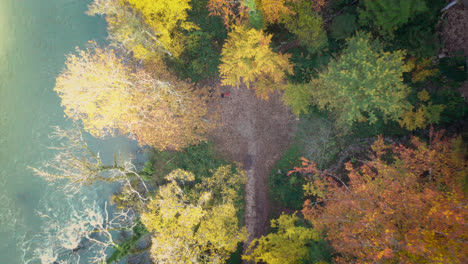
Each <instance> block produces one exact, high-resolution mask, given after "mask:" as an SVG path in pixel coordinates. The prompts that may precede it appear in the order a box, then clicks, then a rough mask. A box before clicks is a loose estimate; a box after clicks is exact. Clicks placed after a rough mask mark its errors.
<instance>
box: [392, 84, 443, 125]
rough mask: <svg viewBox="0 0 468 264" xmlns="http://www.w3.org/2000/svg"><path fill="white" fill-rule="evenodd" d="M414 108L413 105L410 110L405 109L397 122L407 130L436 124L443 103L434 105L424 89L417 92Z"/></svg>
mask: <svg viewBox="0 0 468 264" xmlns="http://www.w3.org/2000/svg"><path fill="white" fill-rule="evenodd" d="M418 99H419V101H420V102H418V103H417V106H416V107H417V108H416V110H415V109H414V108H415V106H413V107H412V108H411V109H410V110H408V111H406V112H405V113H404V114H403V116H402V117H401V119H400V120H398V122H399V123H400V126H401V127H404V128H406V129H408V130H415V129H419V128H425V127H426V126H427V125H428V124H437V123H438V122H439V121H440V114H441V113H442V111H443V110H444V108H445V106H444V105H434V104H432V102H430V101H429V100H430V99H431V96H430V95H429V93H428V92H427V91H426V90H422V91H420V92H419V93H418Z"/></svg>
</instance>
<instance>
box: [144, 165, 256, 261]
mask: <svg viewBox="0 0 468 264" xmlns="http://www.w3.org/2000/svg"><path fill="white" fill-rule="evenodd" d="M244 177H245V175H243V174H239V173H233V172H232V169H231V167H229V166H227V167H220V168H218V170H217V171H216V172H215V173H214V174H213V176H212V177H211V178H208V177H204V178H202V181H201V183H200V184H197V185H196V187H195V189H193V190H192V191H189V190H187V188H186V187H185V186H186V185H189V184H191V183H193V181H194V180H195V176H194V175H193V174H192V173H190V172H186V171H183V170H180V169H178V170H175V171H173V172H171V173H170V174H168V175H167V176H166V180H167V181H168V183H167V184H166V185H163V186H161V187H160V188H159V191H158V193H157V195H156V197H155V198H154V199H153V200H152V201H151V202H150V203H149V204H148V211H147V212H145V213H143V214H142V216H141V220H142V223H143V224H144V225H145V226H146V228H147V229H148V230H149V231H150V232H152V234H153V235H152V240H153V243H152V247H151V257H152V258H153V260H154V261H156V262H158V263H171V262H172V263H225V261H226V260H227V258H229V256H230V253H232V252H234V251H236V249H237V246H238V243H239V242H242V241H245V240H246V239H247V231H246V229H245V227H242V228H241V227H239V222H238V219H237V212H238V210H239V209H237V208H235V202H236V201H238V200H239V199H241V197H239V190H240V189H241V187H242V185H243V183H244V181H245V178H244ZM224 183H226V184H224Z"/></svg>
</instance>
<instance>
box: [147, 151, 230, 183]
mask: <svg viewBox="0 0 468 264" xmlns="http://www.w3.org/2000/svg"><path fill="white" fill-rule="evenodd" d="M151 163H152V164H153V169H152V170H153V175H152V179H151V180H152V182H153V183H155V185H156V186H158V185H161V184H162V183H164V177H165V176H166V175H167V174H169V173H170V172H171V171H173V170H175V169H182V170H185V171H189V172H192V173H193V174H195V177H196V180H199V179H200V178H201V177H202V176H210V175H212V174H213V172H214V171H215V170H216V169H217V168H218V167H219V166H222V165H227V164H228V162H227V161H225V160H223V159H220V158H219V156H218V155H216V154H215V152H214V147H213V144H211V143H201V144H199V145H196V146H189V147H187V148H185V149H183V150H182V151H158V150H154V151H153V153H152V157H151Z"/></svg>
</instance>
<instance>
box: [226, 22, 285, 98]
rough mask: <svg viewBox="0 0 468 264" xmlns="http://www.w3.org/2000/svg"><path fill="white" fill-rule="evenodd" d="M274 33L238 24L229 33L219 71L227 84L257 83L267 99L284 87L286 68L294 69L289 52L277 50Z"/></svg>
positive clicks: (256, 89)
mask: <svg viewBox="0 0 468 264" xmlns="http://www.w3.org/2000/svg"><path fill="white" fill-rule="evenodd" d="M271 37H272V36H271V35H266V34H264V33H263V32H262V31H260V30H256V29H247V28H246V27H244V26H236V27H234V28H233V30H232V31H231V32H230V33H229V35H228V39H227V41H226V43H225V44H224V46H223V50H222V53H221V55H222V59H221V61H222V64H221V65H220V66H219V71H220V74H221V77H222V83H223V84H224V85H236V86H239V85H240V84H241V83H244V84H246V85H247V87H250V85H251V84H253V85H254V89H255V93H256V94H257V95H258V96H259V97H261V98H264V99H268V95H269V94H270V93H271V92H273V91H275V90H281V89H283V88H284V84H283V82H284V79H285V76H286V72H288V73H291V72H292V65H291V64H290V63H289V55H285V54H277V53H274V52H273V51H272V50H271V48H270V46H269V45H270V42H271Z"/></svg>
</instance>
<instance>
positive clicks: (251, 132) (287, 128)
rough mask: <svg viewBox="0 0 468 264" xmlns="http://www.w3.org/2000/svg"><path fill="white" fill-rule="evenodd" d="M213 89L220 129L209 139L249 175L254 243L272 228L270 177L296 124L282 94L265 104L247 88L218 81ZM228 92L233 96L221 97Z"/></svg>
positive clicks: (249, 227) (247, 215)
mask: <svg viewBox="0 0 468 264" xmlns="http://www.w3.org/2000/svg"><path fill="white" fill-rule="evenodd" d="M211 87H218V89H216V92H215V93H214V94H213V100H212V102H211V110H212V111H211V113H212V114H215V113H216V114H215V115H216V118H217V120H218V126H217V128H216V129H215V130H214V132H213V133H212V134H211V135H210V140H212V141H213V142H214V144H215V146H216V150H217V153H219V154H220V155H221V156H223V157H224V158H228V159H229V160H232V161H234V162H237V163H239V164H240V165H241V166H242V168H243V169H244V171H245V173H246V176H247V182H246V187H245V203H246V206H245V225H246V227H247V230H248V231H249V233H250V237H249V241H251V240H252V239H253V238H258V237H260V236H261V235H264V234H265V233H266V232H267V230H268V228H269V226H270V224H269V222H268V216H269V209H270V206H271V204H270V200H269V197H268V175H269V173H270V171H271V170H272V168H273V166H274V165H275V163H276V162H277V161H278V160H279V159H280V158H281V155H282V153H283V152H284V151H285V150H286V149H287V147H288V146H289V145H290V143H291V142H292V138H293V137H294V134H295V130H296V127H297V121H296V118H295V116H294V115H293V114H292V113H291V112H290V111H289V110H288V109H287V108H286V107H285V106H284V105H283V103H282V101H281V99H280V96H279V94H274V95H272V96H271V97H270V99H269V100H268V101H265V100H262V99H259V98H258V97H257V96H256V95H255V94H254V91H253V90H252V88H251V89H248V88H247V87H245V86H241V87H240V88H236V87H226V86H220V85H219V82H215V83H211ZM225 92H229V93H230V95H229V96H226V97H224V98H222V97H221V93H225ZM213 116H214V115H213ZM213 116H212V117H213ZM247 244H248V243H247Z"/></svg>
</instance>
